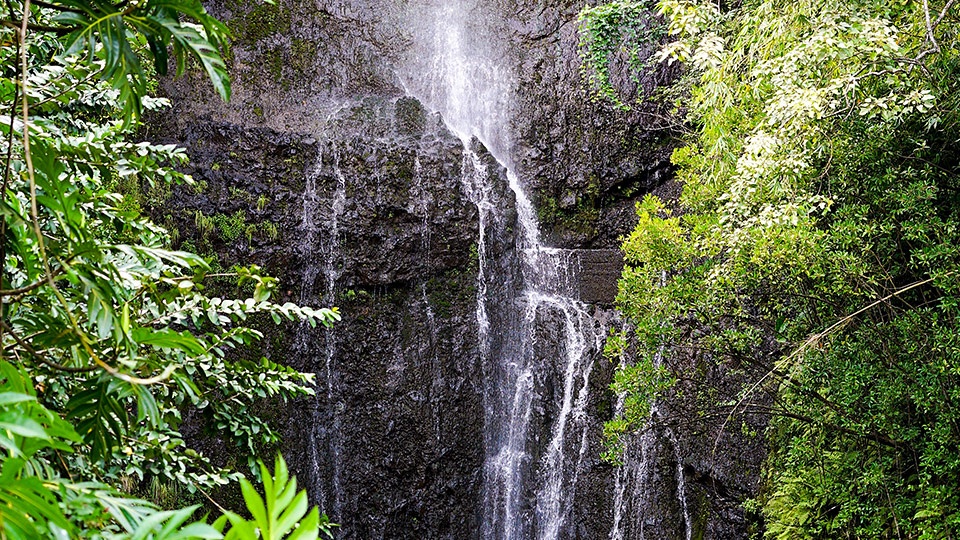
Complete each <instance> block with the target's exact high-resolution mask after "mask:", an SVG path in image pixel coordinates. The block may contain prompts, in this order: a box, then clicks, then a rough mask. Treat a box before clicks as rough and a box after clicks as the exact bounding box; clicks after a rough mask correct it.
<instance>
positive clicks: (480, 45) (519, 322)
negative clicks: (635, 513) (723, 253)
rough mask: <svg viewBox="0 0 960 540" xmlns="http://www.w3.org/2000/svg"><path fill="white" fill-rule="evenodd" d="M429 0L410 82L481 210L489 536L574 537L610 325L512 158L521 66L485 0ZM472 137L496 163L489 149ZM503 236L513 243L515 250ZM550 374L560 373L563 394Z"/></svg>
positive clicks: (407, 76) (407, 74) (485, 528)
mask: <svg viewBox="0 0 960 540" xmlns="http://www.w3.org/2000/svg"><path fill="white" fill-rule="evenodd" d="M420 7H421V9H422V11H421V12H418V13H414V14H413V15H412V16H411V19H412V20H415V21H418V22H417V23H416V25H417V30H416V32H417V34H418V35H425V36H430V37H432V40H429V39H428V40H425V41H426V43H423V44H422V48H420V49H416V48H415V49H416V50H415V52H414V53H413V54H411V58H410V59H409V61H408V62H407V65H406V69H405V70H403V71H402V72H401V73H400V76H401V79H402V81H403V82H404V84H405V86H406V89H407V91H408V93H410V94H411V95H413V96H415V97H417V98H418V99H420V100H421V101H422V102H424V103H425V104H426V105H427V106H428V107H429V108H432V109H434V110H437V111H439V112H440V113H441V114H442V116H443V118H444V120H445V122H446V123H447V125H448V126H449V127H450V129H451V130H452V131H453V132H455V133H456V134H457V135H458V136H459V137H460V138H461V140H462V141H463V144H464V158H463V165H462V171H461V174H462V181H463V186H464V190H465V192H466V193H467V194H468V196H469V197H470V200H471V201H472V202H473V203H474V204H475V205H476V207H477V209H478V211H479V227H480V231H479V242H478V251H479V259H480V264H479V275H478V279H477V288H478V294H477V313H476V316H477V322H478V327H479V336H478V339H479V340H480V347H479V350H480V356H481V358H480V361H481V364H482V366H483V373H484V377H485V380H484V382H483V384H484V408H485V428H484V429H485V433H484V440H485V446H486V448H485V451H486V462H485V466H484V486H483V490H484V508H483V523H482V530H481V537H482V538H484V539H490V540H493V539H502V540H526V539H529V538H537V539H539V540H557V539H559V538H570V537H572V536H573V533H572V527H573V526H574V525H575V524H574V523H572V520H571V516H572V512H573V503H574V496H575V494H576V486H577V480H578V477H579V474H580V470H581V469H582V466H583V463H584V461H585V456H586V454H587V453H588V448H589V443H590V440H589V433H590V432H589V428H590V425H589V422H588V418H587V411H586V409H587V406H588V404H589V398H590V395H589V392H590V376H591V372H592V369H593V360H594V358H595V357H596V355H597V353H598V351H599V350H600V349H601V348H602V343H603V340H604V337H605V335H606V332H607V329H608V324H607V322H606V319H605V317H603V316H602V315H601V314H600V311H599V310H597V309H595V308H593V307H591V306H588V305H586V304H584V303H582V302H580V301H579V300H578V299H577V298H576V295H574V294H573V293H574V285H575V281H576V274H577V271H578V268H577V265H578V262H577V261H578V259H577V258H576V257H575V256H573V253H572V252H571V251H570V250H560V249H553V248H548V247H546V246H544V245H543V244H542V243H541V241H540V232H539V227H538V224H537V219H536V211H535V209H534V207H533V204H532V203H531V201H530V199H529V197H528V196H527V194H526V192H525V191H524V188H523V183H522V181H521V178H520V176H519V175H518V174H517V173H516V170H515V168H514V166H513V163H512V159H511V152H512V150H513V148H512V140H511V139H512V138H511V128H510V118H511V115H512V111H511V106H512V100H511V96H512V93H513V86H514V84H515V83H514V81H515V76H514V75H513V74H512V73H510V72H509V71H508V70H506V69H504V67H503V66H504V65H509V63H505V62H503V57H502V55H501V53H502V52H503V49H501V48H500V47H501V46H503V45H505V44H497V43H496V42H491V41H483V40H479V39H477V34H478V33H479V32H476V28H473V27H472V26H471V25H476V24H477V21H482V20H484V15H483V13H482V11H481V8H480V7H479V6H478V5H477V4H476V3H472V4H469V5H467V3H466V2H459V3H458V2H452V3H445V4H444V5H442V6H420ZM474 139H476V140H479V141H480V142H481V143H482V144H483V146H484V147H485V148H486V150H488V151H489V152H490V154H491V155H492V156H493V157H494V158H495V159H496V163H491V162H490V161H489V160H487V161H485V160H484V159H483V158H482V157H481V155H480V151H479V150H478V149H477V148H476V147H475V145H474V142H473V141H474ZM501 167H502V168H503V169H505V174H504V173H502V172H501V170H497V169H500V168H501ZM504 184H505V186H504ZM504 188H506V189H504ZM509 198H512V201H509V202H512V204H506V203H507V199H509ZM493 245H496V246H507V248H508V250H507V252H508V253H510V254H512V255H509V256H505V255H503V254H502V253H501V250H500V249H491V246H493ZM541 333H547V334H548V339H546V340H544V339H542V337H541V336H540V334H541ZM552 378H556V379H559V382H560V384H559V385H558V386H559V388H558V392H557V395H556V396H555V395H553V390H552V383H551V382H550V381H551V380H552ZM545 419H549V422H548V426H547V432H546V433H544V434H541V433H539V431H538V430H540V429H541V428H540V424H541V423H543V422H544V421H545ZM541 439H545V440H546V444H543V442H542V440H541Z"/></svg>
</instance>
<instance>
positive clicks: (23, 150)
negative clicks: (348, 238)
mask: <svg viewBox="0 0 960 540" xmlns="http://www.w3.org/2000/svg"><path fill="white" fill-rule="evenodd" d="M5 8H6V9H5V14H4V15H2V18H0V25H2V26H0V70H2V71H0V108H2V113H0V135H2V142H0V151H2V158H3V173H2V174H3V179H2V199H0V214H2V217H3V221H2V223H0V238H2V244H0V259H2V263H3V264H2V276H0V277H2V279H0V298H2V306H0V307H2V313H0V315H2V317H0V446H2V448H3V454H2V457H0V536H2V537H4V538H38V537H55V538H81V537H82V538H87V537H89V538H137V539H139V538H144V539H146V538H154V539H156V538H220V537H222V533H223V531H224V530H225V529H226V525H227V523H228V522H229V523H230V524H231V527H230V528H229V529H227V533H226V534H227V537H229V538H258V537H270V538H281V537H289V538H316V537H317V535H318V534H319V533H320V532H321V531H326V532H328V531H329V524H328V523H327V521H326V518H325V517H323V518H321V516H319V514H318V512H317V511H316V509H314V510H312V511H311V512H310V513H309V514H308V513H307V508H306V494H305V492H300V493H299V494H298V493H297V492H296V484H295V482H294V481H293V480H292V479H291V478H289V475H288V473H287V470H286V465H285V464H284V463H283V462H282V460H278V462H277V465H276V467H275V472H274V476H273V477H271V475H270V474H269V471H268V470H266V469H265V468H263V467H262V466H261V467H260V468H259V469H252V470H253V472H259V475H260V476H261V477H262V479H263V482H264V485H265V488H266V496H267V499H266V506H265V507H264V506H263V505H264V503H263V502H262V501H261V500H260V499H259V496H258V495H257V494H256V492H255V490H254V488H253V486H252V484H250V483H249V482H247V481H246V480H242V483H241V487H242V491H243V496H244V499H245V501H246V503H247V509H246V511H247V512H250V513H252V514H253V515H254V517H255V518H256V519H257V524H256V525H255V526H253V525H248V524H247V523H246V522H245V521H244V520H243V519H241V518H239V517H237V516H236V515H235V514H232V513H226V514H224V518H223V519H221V520H220V521H219V522H217V523H216V524H213V525H208V524H206V523H205V521H204V520H202V519H201V520H200V521H194V520H196V519H197V518H198V516H196V515H195V514H196V510H197V506H190V507H187V508H181V509H170V510H167V511H161V510H160V509H159V508H158V507H157V506H156V505H155V504H153V503H150V502H147V501H144V500H141V499H138V498H135V497H133V496H132V494H144V493H146V491H147V490H148V489H150V488H151V487H152V488H154V489H158V488H157V486H159V487H160V488H163V487H164V486H166V489H168V490H172V491H173V492H175V493H187V494H190V493H198V492H199V493H203V494H206V495H208V492H209V490H210V489H211V488H214V487H216V486H220V485H223V484H226V483H228V482H229V481H230V480H232V479H238V478H240V477H241V476H242V475H241V474H240V473H238V472H231V471H227V470H223V469H220V468H219V467H216V466H214V465H212V464H211V463H210V462H209V461H208V460H207V459H206V458H205V457H204V456H202V455H200V454H199V453H197V452H195V451H194V450H191V449H189V448H187V447H186V446H185V444H184V440H183V437H182V436H181V434H180V432H179V429H180V426H181V424H182V422H183V413H184V411H185V410H187V409H188V408H190V409H191V410H198V411H200V412H203V413H204V414H206V415H207V417H208V418H210V420H211V422H212V424H213V426H214V427H215V428H216V429H217V430H218V436H220V437H221V438H222V439H223V440H226V441H231V442H232V443H233V445H234V446H235V447H236V448H237V454H238V455H246V454H251V455H252V454H253V453H254V451H256V450H259V449H262V448H267V447H269V446H270V445H272V444H273V443H275V442H277V436H276V434H275V433H274V432H273V430H272V429H271V428H270V426H269V425H268V424H267V423H266V422H265V421H263V420H261V419H259V418H257V417H256V416H255V415H252V414H251V413H250V407H251V405H252V404H253V403H254V402H256V401H257V400H258V399H261V398H273V399H289V398H292V397H295V396H299V395H304V394H309V393H311V392H312V390H311V385H312V379H311V377H310V376H309V375H305V374H301V373H298V372H296V371H293V370H291V369H289V368H287V367H284V366H282V365H279V364H277V363H274V362H272V361H270V360H267V359H250V358H249V357H250V355H249V354H248V353H249V352H250V350H252V348H250V347H248V346H249V345H250V344H251V343H253V342H255V341H256V340H257V339H258V338H259V337H261V335H260V333H259V332H258V331H257V330H256V329H255V328H253V327H251V326H250V325H248V324H247V321H248V318H249V317H250V316H252V315H254V314H266V315H268V316H269V317H272V318H273V319H274V320H275V321H277V322H280V321H281V320H301V321H307V322H309V323H310V324H311V325H317V324H322V325H328V326H329V325H331V324H332V323H333V322H334V321H336V320H338V319H339V315H338V314H337V312H336V310H335V309H334V310H331V309H311V308H307V307H301V306H296V305H293V304H283V305H279V304H276V303H274V302H272V301H271V297H272V290H273V288H274V286H275V280H273V279H272V278H270V277H267V276H264V275H262V274H261V272H260V269H258V268H256V267H249V268H235V269H233V270H232V271H230V272H227V273H223V272H221V273H220V274H217V275H215V276H214V275H212V274H211V271H210V265H209V264H208V263H207V261H205V260H204V259H203V258H201V257H199V256H197V255H194V254H192V253H187V252H182V251H173V250H170V249H169V248H168V247H167V246H169V244H170V241H169V235H168V233H167V231H165V230H164V229H162V228H160V227H158V226H157V225H155V224H153V223H151V222H150V221H149V220H148V219H147V218H146V217H144V216H142V215H140V214H139V211H138V205H137V204H130V201H128V200H124V196H123V195H121V194H120V193H121V192H122V191H123V190H122V189H121V188H122V186H124V185H129V184H130V183H133V184H135V185H141V186H145V187H155V186H157V185H163V184H168V183H171V182H174V183H175V182H191V180H190V178H189V177H187V176H184V175H182V174H180V173H178V172H177V170H176V167H177V166H178V165H181V164H183V163H184V161H185V159H186V157H185V154H184V152H183V150H181V149H179V148H176V147H173V146H158V145H153V144H151V143H149V142H133V140H131V136H132V134H133V131H132V130H133V129H134V128H135V127H136V123H137V122H138V119H139V115H140V114H141V112H142V111H143V110H146V109H153V108H157V107H162V106H163V105H164V102H163V100H159V99H154V98H151V97H149V96H148V90H149V88H150V86H151V84H153V83H152V81H153V80H154V77H155V75H154V71H155V72H157V73H160V74H163V73H165V72H166V70H167V65H168V63H169V62H173V63H175V64H176V66H177V70H178V71H183V70H184V69H186V67H187V66H188V65H190V64H193V65H195V66H196V67H199V68H201V69H204V70H205V71H206V73H207V74H208V75H209V78H210V80H211V81H212V83H213V85H214V87H215V89H216V90H217V91H218V92H219V94H220V95H221V96H223V97H224V98H227V97H229V93H230V87H229V79H228V77H227V74H226V70H225V68H224V64H223V60H222V58H221V56H220V55H221V50H222V48H223V47H224V46H225V45H226V39H227V32H226V28H225V27H224V26H223V25H222V24H221V23H220V22H218V21H217V20H216V19H214V18H213V17H211V16H210V15H208V14H207V13H206V11H205V10H204V9H203V7H202V6H201V5H200V3H199V2H198V1H196V0H145V1H134V2H128V1H123V2H117V3H114V2H101V1H98V0H62V1H55V2H47V1H42V0H32V1H31V0H11V1H10V2H7V3H6V4H5ZM171 52H172V58H168V56H169V55H170V53H171ZM151 60H152V62H151ZM128 198H129V195H128ZM211 277H217V278H220V279H224V278H229V277H232V278H234V279H236V281H237V282H238V283H239V284H242V285H244V286H245V287H244V289H242V290H249V291H251V295H250V297H249V298H241V299H229V298H227V299H225V298H217V297H213V296H210V295H208V294H206V293H205V287H204V282H205V280H207V279H209V278H211ZM261 318H264V317H261ZM250 464H251V465H253V464H254V458H253V457H251V458H250ZM208 496H209V495H208ZM211 501H212V500H211ZM167 502H168V503H169V504H171V505H173V506H177V505H178V503H180V502H179V501H167ZM180 504H182V503H180ZM211 504H216V503H215V502H211ZM264 508H265V509H264ZM263 516H265V517H264V519H266V520H267V521H266V522H265V523H266V525H264V524H263V523H260V521H259V520H260V518H261V517H263ZM304 516H306V517H304ZM301 520H302V521H301ZM298 524H299V526H298Z"/></svg>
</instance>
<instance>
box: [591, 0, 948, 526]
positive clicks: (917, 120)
mask: <svg viewBox="0 0 960 540" xmlns="http://www.w3.org/2000/svg"><path fill="white" fill-rule="evenodd" d="M720 4H721V3H717V2H712V1H710V2H700V1H696V0H661V1H660V2H659V3H658V4H657V6H656V9H657V11H658V13H659V14H660V16H662V17H663V19H662V24H663V25H665V28H666V29H667V32H668V33H669V35H670V36H671V37H672V39H671V40H669V42H668V43H667V44H666V45H665V46H664V47H663V48H662V49H661V51H660V53H658V57H659V58H660V59H661V60H663V61H666V62H673V61H680V62H683V63H684V64H685V66H686V70H687V71H686V73H687V74H686V76H685V77H684V79H683V80H682V81H681V83H680V84H683V85H685V86H686V89H687V97H686V99H685V100H684V101H683V103H682V104H678V112H679V113H685V114H686V116H687V121H688V126H689V128H690V134H689V136H688V137H687V138H686V139H685V140H684V144H683V145H681V147H680V148H678V149H677V150H676V151H675V153H674V156H673V161H674V163H675V164H676V165H677V171H678V172H677V174H678V178H679V179H680V181H681V182H682V183H683V194H682V197H681V199H680V200H679V201H660V200H657V199H656V198H654V197H648V198H647V199H645V200H644V201H643V203H642V204H640V205H638V213H639V216H640V221H639V225H638V226H637V228H636V230H635V231H633V233H632V234H631V235H630V236H629V237H628V238H626V239H625V242H624V245H623V249H624V253H625V256H626V261H627V263H628V264H627V268H626V269H625V271H624V274H623V279H622V281H621V287H620V295H619V300H618V301H619V306H620V308H621V310H622V311H623V312H624V314H625V315H626V316H627V317H628V318H629V320H630V321H631V322H632V323H633V325H634V327H635V328H636V336H635V337H636V338H637V340H636V341H637V342H638V343H639V346H640V350H641V352H642V356H643V357H644V358H643V360H642V361H641V363H640V364H639V365H640V368H639V369H638V368H637V367H636V366H632V367H628V368H625V369H624V370H622V372H621V374H620V375H619V376H618V384H617V387H618V388H620V389H622V390H632V389H634V388H637V387H639V386H644V388H647V390H644V391H646V392H648V393H649V388H648V385H642V384H639V383H638V381H642V380H643V378H646V379H652V380H654V381H664V380H669V379H670V375H669V374H663V373H660V372H658V371H657V370H658V369H660V365H659V364H656V363H654V362H652V361H651V359H653V358H655V357H656V355H657V353H658V352H659V351H661V350H662V347H664V346H666V347H667V351H671V350H673V351H679V350H691V349H692V350H696V351H699V352H700V353H701V354H706V355H709V356H710V357H712V358H713V359H714V361H715V362H718V363H722V364H724V365H726V366H729V367H730V368H731V369H746V368H745V367H744V366H748V365H750V366H752V368H751V369H757V368H762V369H761V371H759V375H758V376H757V377H755V378H754V379H752V380H751V381H750V382H749V383H748V384H747V385H746V387H745V388H744V390H743V392H742V394H741V395H740V396H739V397H738V398H737V399H736V400H735V401H734V402H733V403H728V404H726V406H725V408H724V407H722V406H721V404H716V403H715V404H713V405H714V407H715V408H716V409H718V410H722V411H724V412H725V413H728V414H731V415H732V414H738V413H763V414H767V415H769V417H770V419H771V420H770V429H769V433H768V435H769V437H770V442H771V448H772V450H771V454H770V457H769V461H768V463H767V466H766V473H765V485H764V488H763V491H762V492H761V494H760V497H759V498H758V500H757V501H756V503H757V504H758V505H759V507H760V509H761V510H762V514H763V517H764V519H765V522H766V528H765V529H766V533H765V534H766V536H767V537H769V538H784V539H786V538H954V537H957V536H958V535H960V413H958V409H957V407H956V403H958V398H960V353H958V351H960V349H958V347H957V336H958V335H960V332H958V330H960V311H958V306H960V304H958V300H960V275H958V269H960V179H958V176H957V173H958V166H960V161H958V160H960V152H958V150H957V145H956V141H957V140H958V137H960V126H958V120H960V117H958V98H960V93H958V80H960V79H958V77H957V76H956V75H957V69H958V67H960V57H958V43H957V33H958V29H960V25H958V22H960V21H958V18H957V17H958V10H957V8H956V6H955V5H954V0H945V1H939V0H938V1H933V0H923V1H886V0H884V1H880V0H857V1H852V2H850V1H839V0H817V1H813V0H800V1H786V0H744V1H743V2H734V3H732V6H729V7H728V9H725V10H721V9H720V8H719V5H720ZM611 5H612V6H613V7H614V8H616V9H613V11H614V12H617V13H621V14H623V13H626V14H627V15H630V14H631V13H635V11H636V10H637V9H639V8H652V7H653V6H647V5H645V3H643V2H615V3H613V4H611ZM584 28H585V30H584V38H585V39H586V40H587V41H588V42H589V41H590V40H591V39H595V34H596V31H595V30H594V29H595V28H597V25H596V24H592V25H586V26H585V27H584ZM608 59H609V57H606V58H600V59H597V58H595V57H593V56H588V57H587V58H586V60H587V62H588V63H590V64H593V63H597V62H605V61H607V60H608ZM590 69H594V70H598V72H600V73H602V71H599V70H600V69H602V68H598V67H595V66H594V67H591V68H590ZM599 91H600V93H601V94H603V93H605V92H609V88H607V89H605V88H603V87H601V88H599ZM668 354H669V352H668ZM643 365H647V366H650V367H649V368H643ZM747 371H748V372H749V371H750V370H749V369H747ZM665 386H668V385H663V384H661V385H660V389H662V388H663V387H665ZM634 393H636V392H634ZM654 393H656V392H654ZM763 394H767V396H768V397H766V398H764V399H760V396H761V395H763ZM641 397H642V398H643V399H636V400H635V402H636V403H638V404H639V406H641V407H643V406H645V404H646V403H648V402H649V399H650V398H651V396H649V395H647V396H641ZM640 412H641V413H642V409H641V411H640ZM642 416H643V415H642V414H631V412H630V411H629V410H628V411H627V413H626V416H625V418H622V419H620V420H618V422H617V423H616V424H614V425H613V428H612V429H611V431H612V432H613V434H614V436H616V434H618V433H622V432H624V431H629V430H630V429H635V428H637V427H638V426H639V424H640V423H641V422H642Z"/></svg>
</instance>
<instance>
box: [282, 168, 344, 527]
mask: <svg viewBox="0 0 960 540" xmlns="http://www.w3.org/2000/svg"><path fill="white" fill-rule="evenodd" d="M327 169H331V170H332V171H333V174H334V177H335V178H336V188H335V190H334V193H333V195H332V197H331V198H330V199H329V200H322V197H321V195H320V193H318V191H317V180H318V179H320V178H322V177H323V175H324V174H325V173H326V172H327ZM345 206H346V178H345V177H344V176H343V173H342V172H341V171H340V168H339V164H338V163H337V161H336V158H334V159H333V160H332V162H331V163H325V162H324V159H323V151H322V150H319V151H318V156H317V161H316V163H315V164H314V166H313V167H312V168H311V169H310V170H309V171H308V172H307V175H306V178H305V182H304V193H303V214H302V220H301V225H300V228H301V233H302V235H303V240H302V245H303V246H305V256H304V261H303V276H304V277H303V282H302V284H301V289H300V294H299V302H300V303H301V304H303V305H311V304H314V303H317V302H318V301H319V302H320V303H322V304H324V305H335V302H334V300H335V294H336V284H337V280H338V279H339V277H340V273H341V269H340V259H341V255H340V235H339V221H340V217H341V216H342V215H343V211H344V208H345ZM318 245H319V248H320V249H314V246H318ZM318 256H319V257H318ZM317 259H319V260H317ZM321 274H322V276H323V283H322V290H321V292H320V294H319V295H318V294H317V292H316V290H317V285H318V281H319V280H320V276H321ZM318 296H319V298H318ZM314 335H315V334H314V332H313V331H312V329H311V328H310V327H309V326H308V325H306V324H302V325H301V328H300V329H299V331H298V333H297V339H296V341H295V350H296V351H297V352H298V353H300V354H307V353H308V352H309V351H310V349H309V344H310V343H311V342H312V341H313V339H314ZM324 337H325V339H324V346H323V351H322V358H323V366H322V372H321V373H318V375H319V376H320V377H319V379H320V380H318V382H317V385H318V389H317V393H316V396H317V397H316V399H317V404H316V406H315V407H314V414H316V415H318V418H315V419H314V423H313V425H314V426H315V427H314V429H313V430H311V433H310V437H311V441H310V445H309V452H310V462H311V466H312V468H313V473H314V475H315V477H319V476H320V474H321V473H320V469H321V467H322V465H321V461H323V458H321V452H323V451H324V450H326V452H324V453H325V454H326V455H325V456H324V457H325V458H326V460H328V461H329V462H328V466H329V469H330V485H329V488H328V487H327V486H326V485H325V483H323V482H320V483H319V484H320V486H319V487H320V505H321V507H322V508H323V510H324V512H326V513H327V514H329V515H331V516H339V515H341V510H342V503H343V489H342V485H341V484H342V480H341V454H342V451H341V441H340V427H341V426H340V419H339V414H338V413H339V411H337V407H336V387H335V382H336V370H335V365H334V364H335V358H336V352H337V341H336V334H335V333H333V332H326V334H325V336H324ZM322 399H325V403H323V401H322ZM324 406H325V407H324ZM320 415H326V418H325V419H322V418H319V416H320Z"/></svg>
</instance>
